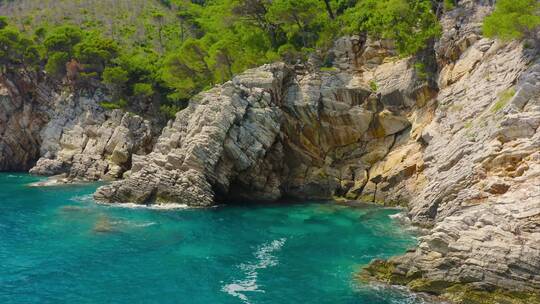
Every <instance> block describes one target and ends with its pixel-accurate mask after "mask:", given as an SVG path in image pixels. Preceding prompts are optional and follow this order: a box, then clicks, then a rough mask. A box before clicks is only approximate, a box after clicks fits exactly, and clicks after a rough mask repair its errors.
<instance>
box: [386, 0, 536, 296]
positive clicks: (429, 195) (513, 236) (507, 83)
mask: <svg viewBox="0 0 540 304" xmlns="http://www.w3.org/2000/svg"><path fill="white" fill-rule="evenodd" d="M468 4H470V3H468V2H466V3H465V4H464V7H460V8H459V9H458V11H461V14H462V15H463V13H464V12H465V15H463V16H464V18H465V19H469V20H476V19H475V16H477V15H478V14H484V12H485V9H486V8H485V7H481V6H479V7H474V9H473V10H472V11H470V10H469V14H467V13H466V12H467V9H471V7H469V8H467V5H468ZM443 20H444V18H443ZM448 20H450V19H448ZM454 22H455V21H454ZM471 22H472V21H471ZM443 24H444V23H443ZM460 25H463V26H462V27H461V29H462V30H461V31H460V33H454V34H455V35H454V36H453V37H454V38H453V39H450V40H451V41H452V42H450V40H448V41H445V40H444V37H445V36H446V35H447V33H446V32H445V35H443V39H442V40H441V42H440V49H439V51H443V50H445V51H447V52H446V53H445V52H439V54H438V59H439V62H440V64H441V68H440V75H439V84H438V86H439V88H440V91H439V93H438V95H437V99H436V102H437V107H436V110H435V111H434V112H433V113H431V114H430V115H425V114H424V115H420V116H423V118H422V120H424V122H427V123H422V124H420V125H419V128H418V130H417V131H414V130H415V125H416V124H415V123H414V122H413V127H412V130H413V131H412V132H413V133H416V136H417V139H418V143H420V144H421V147H422V148H421V149H420V152H421V153H420V154H413V155H414V156H412V157H411V156H406V157H405V158H404V160H403V161H402V163H409V162H410V163H411V164H413V163H416V164H420V166H421V167H422V170H423V174H422V176H421V178H420V179H417V181H416V182H415V184H414V185H412V184H411V182H410V179H405V180H403V179H399V180H401V181H400V183H399V184H398V186H397V189H399V188H400V187H401V186H402V185H403V186H404V187H408V188H409V189H410V190H414V191H412V192H410V193H412V194H413V195H411V196H410V197H409V198H408V200H407V202H408V204H407V206H408V208H409V216H410V217H411V218H412V220H413V221H414V222H416V223H420V224H424V225H427V226H432V227H433V228H431V230H430V231H429V233H428V234H427V235H426V236H423V237H421V238H420V244H419V246H418V248H417V249H416V250H414V251H412V252H409V253H407V254H406V255H404V256H401V257H397V258H393V259H392V262H393V264H395V265H396V268H395V270H394V272H395V274H396V275H399V276H402V277H407V278H410V279H411V280H412V279H418V278H421V279H423V280H428V281H431V282H449V284H455V283H460V284H469V285H471V286H474V287H475V288H479V289H486V290H491V289H492V288H494V287H495V286H498V287H503V288H506V289H509V290H519V291H538V290H539V289H540V277H539V275H538V274H539V273H540V247H539V245H538V235H539V233H540V226H539V225H538V216H537V213H538V210H539V208H540V205H539V204H540V175H539V167H540V157H539V155H540V103H539V102H540V61H538V59H535V51H537V50H531V49H523V48H522V45H521V44H519V43H510V44H506V45H504V44H502V43H500V42H497V41H492V40H488V39H485V38H481V37H480V36H476V34H474V33H475V32H478V30H477V29H478V26H479V25H478V24H475V23H474V22H473V23H467V22H465V23H462V24H460ZM463 29H466V30H463ZM459 41H462V42H459ZM445 43H448V44H447V45H446V46H444V44H445ZM452 47H456V49H453V50H449V48H452ZM450 53H451V55H452V56H450V55H449V54H450ZM536 58H537V57H536ZM417 114H420V113H419V112H417ZM413 138H414V136H413V137H412V138H411V139H413ZM411 144H412V143H411V142H410V141H409V144H408V145H411ZM398 151H399V149H398ZM394 153H397V151H395V152H391V153H390V154H389V156H390V155H392V154H394ZM407 155H410V154H407ZM413 159H417V160H416V161H413ZM385 162H386V163H388V162H390V163H391V158H390V157H388V158H387V159H386V160H385ZM417 166H418V165H417ZM381 171H383V172H384V170H383V169H382V170H381ZM391 171H395V170H391ZM402 176H406V175H402ZM381 188H382V187H381ZM397 189H396V185H395V184H394V185H392V187H389V188H388V189H387V191H385V190H383V192H384V193H381V192H379V195H381V199H388V197H392V196H394V195H395V192H396V191H397Z"/></svg>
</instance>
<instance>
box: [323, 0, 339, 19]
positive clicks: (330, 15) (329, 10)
mask: <svg viewBox="0 0 540 304" xmlns="http://www.w3.org/2000/svg"><path fill="white" fill-rule="evenodd" d="M324 4H325V5H326V11H327V12H328V17H330V19H332V20H334V19H335V18H336V16H335V15H334V12H333V11H332V6H331V5H330V0H324Z"/></svg>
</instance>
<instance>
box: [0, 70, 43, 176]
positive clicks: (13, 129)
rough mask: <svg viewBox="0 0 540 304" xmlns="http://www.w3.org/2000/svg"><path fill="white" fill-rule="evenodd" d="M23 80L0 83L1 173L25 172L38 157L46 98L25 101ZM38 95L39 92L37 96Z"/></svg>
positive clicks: (1, 80)
mask: <svg viewBox="0 0 540 304" xmlns="http://www.w3.org/2000/svg"><path fill="white" fill-rule="evenodd" d="M25 84H26V79H22V78H16V79H13V80H10V79H7V78H2V79H0V171H25V170H28V169H29V168H31V167H32V165H33V163H34V161H35V159H36V158H37V157H38V156H39V147H40V143H41V138H40V130H41V128H42V127H43V125H44V124H45V123H46V121H47V116H46V115H44V114H43V107H44V105H45V101H46V99H47V98H46V97H44V98H43V99H42V98H40V97H42V96H39V94H36V96H38V98H36V99H35V100H33V101H32V102H30V101H29V100H26V99H25V98H24V97H25V96H26V94H27V93H28V92H25V91H24V90H25ZM38 93H39V92H38Z"/></svg>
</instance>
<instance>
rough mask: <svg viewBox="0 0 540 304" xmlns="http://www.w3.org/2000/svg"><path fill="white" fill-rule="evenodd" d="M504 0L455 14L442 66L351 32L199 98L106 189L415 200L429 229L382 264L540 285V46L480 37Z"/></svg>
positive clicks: (151, 194)
mask: <svg viewBox="0 0 540 304" xmlns="http://www.w3.org/2000/svg"><path fill="white" fill-rule="evenodd" d="M490 9H491V7H490V4H489V3H486V4H485V5H483V3H481V2H477V1H476V2H474V1H463V2H460V5H459V6H458V7H457V8H456V9H454V10H452V11H450V12H448V13H446V14H445V15H443V17H442V19H441V23H442V24H443V29H444V31H443V36H442V37H441V39H440V40H439V41H438V42H437V43H436V44H435V45H434V47H433V53H429V52H427V53H426V54H425V56H426V57H425V58H423V59H424V62H425V59H426V58H427V59H428V62H429V59H430V58H431V57H433V58H434V59H436V63H434V69H433V67H431V66H429V65H428V66H421V65H418V64H417V60H418V58H407V59H400V58H397V57H395V54H394V52H393V51H392V46H391V45H390V44H389V43H385V42H374V41H369V40H367V41H365V40H363V39H361V38H360V37H352V38H347V39H341V40H339V41H337V42H336V46H335V48H334V49H333V51H332V52H333V56H332V57H333V58H335V61H334V63H333V66H332V68H330V69H328V68H323V69H321V68H320V66H318V64H317V60H316V59H314V60H312V61H311V62H310V63H309V64H307V65H302V66H286V65H284V64H279V63H278V64H272V65H266V66H263V67H260V68H257V69H253V70H250V71H247V72H245V73H243V74H241V75H238V76H236V77H235V78H234V79H233V80H232V81H230V82H228V83H225V84H223V85H221V86H219V87H216V88H214V89H212V90H210V91H208V92H204V93H202V94H200V95H199V96H197V97H196V98H195V99H194V100H192V102H191V103H190V105H189V107H188V109H186V110H185V111H183V112H181V113H179V114H178V115H177V117H176V120H175V121H174V122H171V123H170V124H169V125H168V126H167V127H166V128H165V129H164V131H163V133H162V135H161V136H160V138H159V140H158V143H157V144H156V146H155V147H154V150H153V151H152V153H150V154H148V155H146V156H137V157H134V159H133V166H132V168H131V172H130V175H129V178H127V179H125V180H121V181H118V182H115V183H113V184H110V185H107V186H104V187H102V188H100V189H99V190H98V191H97V192H96V195H95V197H96V198H97V199H98V200H102V201H107V202H136V203H141V204H152V203H167V202H182V203H185V204H188V205H197V206H208V205H212V204H215V203H217V202H220V201H224V200H237V199H244V198H249V199H250V200H252V201H253V200H276V199H280V198H298V199H307V198H332V197H344V198H347V199H359V200H363V201H375V202H381V203H385V204H392V205H394V204H400V205H406V206H407V207H408V210H409V216H410V218H411V219H412V220H413V221H414V222H415V223H417V224H421V225H423V226H424V227H428V228H429V229H430V230H429V231H430V232H429V233H428V234H427V235H426V236H424V237H422V238H421V239H420V244H419V246H418V248H417V249H415V250H414V251H411V252H409V253H407V254H406V255H404V256H402V257H397V258H394V259H392V260H391V261H389V262H384V263H381V262H378V263H375V264H374V265H372V267H371V268H369V271H370V272H371V275H373V276H375V277H379V278H381V276H380V274H381V273H383V274H386V275H387V276H386V277H385V279H387V281H389V282H391V283H399V284H408V285H409V286H410V287H411V288H413V289H415V290H419V291H428V292H434V293H438V294H444V293H448V292H450V291H451V290H452V288H454V289H456V288H458V287H457V286H459V287H460V288H462V287H463V286H466V288H467V289H460V291H461V293H462V296H463V295H468V294H467V293H466V292H465V291H463V290H467V291H468V290H470V289H469V288H472V289H473V290H493V289H494V288H503V289H506V290H513V291H515V292H530V291H537V290H539V289H540V277H539V276H538V274H539V273H540V246H539V245H538V244H539V242H538V240H539V237H540V227H539V224H538V216H540V130H539V126H540V61H539V60H538V50H535V49H530V48H525V47H524V44H521V43H517V42H513V43H509V44H503V43H501V42H499V41H493V40H489V39H486V38H482V37H481V35H480V24H481V20H482V18H483V17H484V16H485V15H486V14H487V13H488V12H489V11H490ZM434 62H435V61H434ZM377 265H379V266H380V265H383V266H384V267H382V268H381V267H377ZM526 299H528V300H524V301H529V302H530V301H533V300H534V299H536V298H534V299H533V298H526ZM531 299H533V300H531ZM536 300H537V299H536ZM536 300H534V301H536ZM534 301H533V302H534ZM524 303H525V302H524Z"/></svg>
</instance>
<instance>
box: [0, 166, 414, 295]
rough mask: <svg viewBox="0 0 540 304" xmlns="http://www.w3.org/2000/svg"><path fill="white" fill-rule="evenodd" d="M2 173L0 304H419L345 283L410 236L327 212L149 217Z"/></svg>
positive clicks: (276, 209)
mask: <svg viewBox="0 0 540 304" xmlns="http://www.w3.org/2000/svg"><path fill="white" fill-rule="evenodd" d="M37 180H38V179H37V178H36V177H31V176H28V175H24V174H0V303H17V304H19V303H129V304H134V303H253V304H255V303H260V304H263V303H272V304H281V303H283V304H285V303H287V304H291V303H303V304H305V303H365V304H378V303H380V304H386V303H419V300H415V299H414V297H413V296H411V295H409V294H407V293H405V292H403V291H399V290H396V289H387V288H381V287H374V286H368V285H362V284H359V283H357V282H356V281H355V280H354V278H353V276H354V273H355V272H356V271H358V269H360V267H361V266H362V265H364V264H366V263H368V262H369V261H370V260H371V259H373V258H375V257H389V256H392V255H396V254H400V253H403V252H404V251H405V250H406V249H407V248H409V247H411V246H413V245H414V244H415V239H414V237H413V236H412V235H411V234H410V233H409V232H407V231H406V230H405V229H403V227H399V226H398V225H397V223H395V222H394V220H392V219H391V218H390V217H389V215H391V214H395V213H397V212H398V211H397V210H389V209H377V208H373V207H358V208H351V207H345V206H339V205H336V204H332V203H309V204H294V205H284V204H282V205H255V206H253V205H252V206H226V207H217V208H211V209H179V210H150V209H142V208H137V209H130V208H119V207H111V206H103V205H97V204H95V203H94V202H93V201H92V199H91V193H92V192H93V191H94V190H95V188H96V187H97V185H95V184H93V185H78V186H59V187H42V188H38V187H29V186H28V184H29V183H31V182H34V181H37Z"/></svg>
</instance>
